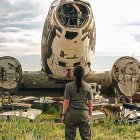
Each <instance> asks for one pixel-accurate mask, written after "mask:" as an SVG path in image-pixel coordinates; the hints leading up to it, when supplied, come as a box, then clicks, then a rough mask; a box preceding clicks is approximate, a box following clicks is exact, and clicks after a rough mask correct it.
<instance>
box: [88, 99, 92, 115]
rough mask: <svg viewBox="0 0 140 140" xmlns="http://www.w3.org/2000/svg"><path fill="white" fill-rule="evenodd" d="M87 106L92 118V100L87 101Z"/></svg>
mask: <svg viewBox="0 0 140 140" xmlns="http://www.w3.org/2000/svg"><path fill="white" fill-rule="evenodd" d="M88 106H89V115H90V117H92V110H93V102H92V100H89V101H88Z"/></svg>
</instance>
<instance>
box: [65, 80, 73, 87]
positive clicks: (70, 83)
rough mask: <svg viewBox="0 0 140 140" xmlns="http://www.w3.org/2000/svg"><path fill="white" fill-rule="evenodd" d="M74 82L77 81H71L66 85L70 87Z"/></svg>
mask: <svg viewBox="0 0 140 140" xmlns="http://www.w3.org/2000/svg"><path fill="white" fill-rule="evenodd" d="M74 83H75V81H72V82H69V83H67V84H66V86H67V87H69V86H73V85H74Z"/></svg>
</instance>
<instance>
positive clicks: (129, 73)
mask: <svg viewBox="0 0 140 140" xmlns="http://www.w3.org/2000/svg"><path fill="white" fill-rule="evenodd" d="M111 74H112V78H113V83H114V87H117V89H119V91H121V93H123V94H124V95H125V96H127V97H132V96H133V95H134V94H135V93H136V92H137V90H138V88H139V77H140V63H139V62H138V61H137V60H136V59H135V58H133V57H129V56H125V57H121V58H119V59H118V60H117V61H116V62H115V63H114V65H113V67H112V71H111Z"/></svg>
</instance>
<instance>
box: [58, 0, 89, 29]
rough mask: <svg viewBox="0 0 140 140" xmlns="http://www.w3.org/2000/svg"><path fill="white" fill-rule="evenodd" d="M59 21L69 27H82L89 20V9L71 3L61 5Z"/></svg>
mask: <svg viewBox="0 0 140 140" xmlns="http://www.w3.org/2000/svg"><path fill="white" fill-rule="evenodd" d="M57 14H58V20H59V21H60V23H61V24H62V25H64V26H67V27H81V26H83V25H85V24H86V22H87V20H88V14H89V13H88V9H87V7H86V6H85V5H82V4H78V3H70V4H64V5H61V6H60V7H59V9H58V12H57Z"/></svg>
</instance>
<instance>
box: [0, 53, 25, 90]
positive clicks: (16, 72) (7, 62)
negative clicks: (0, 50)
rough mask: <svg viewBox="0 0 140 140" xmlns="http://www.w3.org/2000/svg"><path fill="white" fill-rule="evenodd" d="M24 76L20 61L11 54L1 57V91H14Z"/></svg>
mask: <svg viewBox="0 0 140 140" xmlns="http://www.w3.org/2000/svg"><path fill="white" fill-rule="evenodd" d="M21 78H22V67H21V64H20V63H19V61H18V60H17V59H15V58H13V57H10V56H4V57H0V91H1V92H4V91H9V92H13V91H14V89H15V88H16V87H17V85H18V83H19V82H20V81H21Z"/></svg>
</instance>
